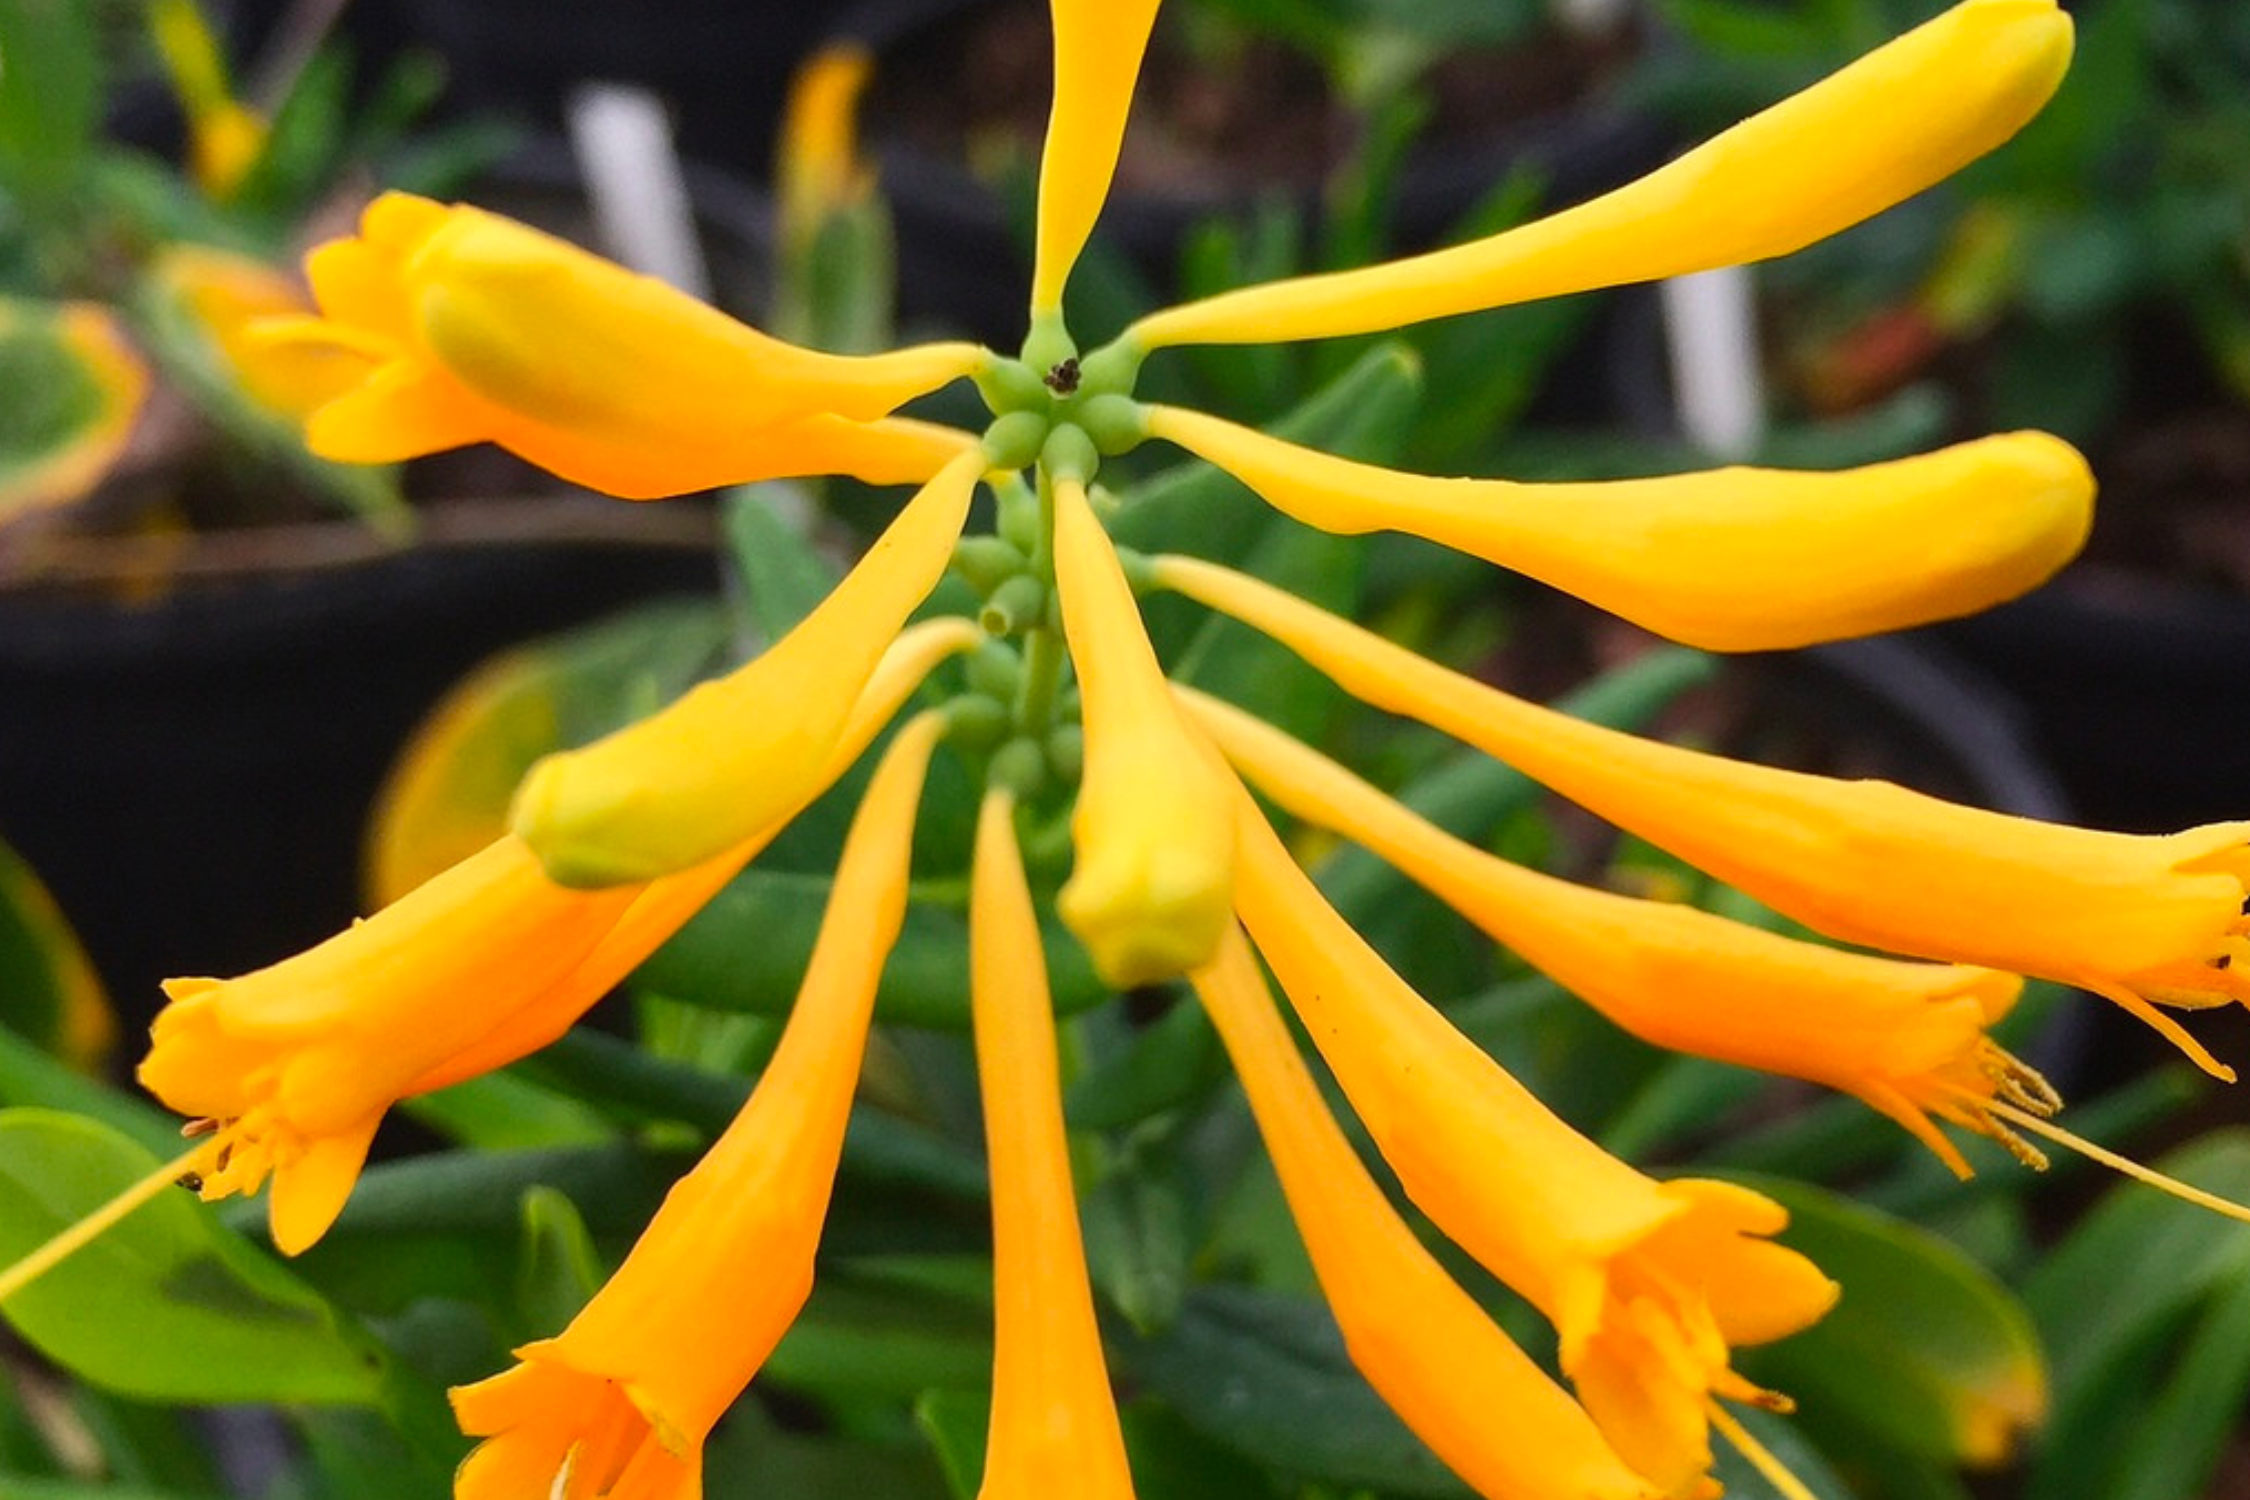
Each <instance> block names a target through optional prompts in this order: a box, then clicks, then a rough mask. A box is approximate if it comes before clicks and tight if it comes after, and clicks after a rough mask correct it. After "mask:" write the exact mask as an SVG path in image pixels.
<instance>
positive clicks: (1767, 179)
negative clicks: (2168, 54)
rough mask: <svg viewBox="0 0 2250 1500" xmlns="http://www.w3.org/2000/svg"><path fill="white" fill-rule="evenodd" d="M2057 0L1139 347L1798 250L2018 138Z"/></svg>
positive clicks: (1371, 318) (1643, 277)
mask: <svg viewBox="0 0 2250 1500" xmlns="http://www.w3.org/2000/svg"><path fill="white" fill-rule="evenodd" d="M2070 50H2071V26H2070V18H2069V17H2068V16H2066V15H2065V14H2063V12H2062V11H2061V10H2060V9H2059V8H2057V6H2056V5H2055V3H2054V0H1965V3H1963V4H1960V5H1956V6H1954V7H1953V8H1952V9H1951V10H1948V11H1945V12H1944V13H1942V14H1941V15H1939V16H1937V17H1936V18H1935V19H1933V20H1931V21H1928V22H1925V23H1924V24H1923V25H1921V26H1918V27H1916V28H1915V29H1914V30H1912V31H1909V32H1907V33H1906V34H1905V35H1904V36H1901V37H1898V38H1897V39H1895V40H1893V41H1891V42H1890V43H1888V44H1887V45H1885V46H1882V47H1879V48H1877V49H1876V50H1875V51H1873V52H1871V53H1869V54H1867V55H1866V56H1865V57H1862V58H1860V59H1859V60H1858V61H1857V62H1854V63H1852V64H1851V65H1849V66H1848V67H1845V68H1844V69H1842V70H1841V71H1840V72H1837V73H1835V74H1834V75H1832V76H1830V77H1829V78H1827V79H1824V80H1823V81H1821V82H1819V83H1816V84H1814V85H1813V86H1812V87H1811V88H1809V89H1806V90H1805V91H1804V92H1803V93H1800V94H1797V95H1795V96H1794V97H1792V98H1789V99H1785V100H1783V101H1782V102H1781V103H1779V104H1776V105H1774V106H1773V107H1772V108H1770V109H1767V110H1765V111H1764V112H1763V113H1760V114H1757V115H1753V116H1751V117H1750V118H1749V119H1747V120H1745V121H1743V122H1742V123H1741V124H1739V125H1737V126H1735V127H1734V128H1733V129H1731V130H1728V131H1726V132H1724V133H1722V134H1720V135H1718V136H1716V137H1714V138H1713V139H1711V140H1710V141H1707V142H1705V143H1704V144H1703V145H1702V146H1699V147H1698V148H1696V149H1695V150H1693V151H1690V152H1689V153H1687V155H1685V156H1682V157H1680V158H1679V159H1678V160H1677V161H1674V162H1672V163H1670V164H1668V165H1666V166H1664V167H1661V168H1659V169H1658V170H1656V171H1655V172H1652V173H1650V174H1649V175H1648V176H1646V177H1644V178H1641V179H1640V180H1639V181H1637V182H1633V183H1630V184H1628V185H1626V186H1625V187H1622V188H1619V189H1617V190H1616V191H1614V192H1610V193H1605V194H1603V195H1602V196H1601V197H1599V198H1595V199H1593V200H1591V201H1589V202H1586V203H1582V204H1580V205H1578V206H1577V207H1576V208H1570V209H1565V210H1564V211H1563V212H1561V213H1558V214H1554V215H1551V216H1550V217H1547V218H1544V219H1540V220H1537V221H1535V222H1533V223H1530V224H1526V225H1524V226H1522V227H1521V228H1517V229H1511V230H1506V231H1504V232H1502V233H1500V234H1496V235H1492V236H1489V237H1488V238H1485V239H1481V240H1474V241H1471V242H1470V243H1468V244H1465V245H1458V246H1454V247H1452V248H1450V249H1445V250H1435V251H1431V252H1429V253H1428V254H1425V255H1415V256H1409V257H1407V258H1405V259H1402V260H1394V261H1388V262H1385V263H1384V264H1381V265H1376V266H1368V267H1365V268H1363V269H1359V270H1351V271H1336V272H1331V273H1329V274H1327V275H1321V276H1306V277H1299V278H1296V279H1293V280H1288V281H1279V282H1272V283H1269V284H1267V285H1264V286H1255V287H1249V288H1246V289H1244V290H1241V291H1235V292H1227V293H1223V294H1221V295H1219V296H1216V297H1211V298H1208V299H1206V300H1203V301H1200V302H1190V303H1187V304H1185V305H1183V306H1179V307H1174V308H1169V309H1167V310H1165V311H1163V312H1158V313H1154V314H1151V315H1150V316H1148V317H1146V318H1143V319H1142V320H1141V321H1140V322H1138V323H1136V324H1134V325H1133V326H1132V328H1130V329H1128V330H1127V331H1126V335H1125V338H1126V343H1127V344H1128V345H1129V346H1132V347H1137V348H1139V349H1143V350H1146V349H1157V348H1163V347H1166V346H1169V345H1173V344H1213V343H1219V344H1233V343H1260V344H1263V343H1276V342H1280V341H1282V340H1285V339H1309V338H1326V337H1330V336H1332V335H1337V334H1351V333H1369V332H1373V331H1375V330H1377V329H1384V328H1397V327H1400V326H1401V325H1403V324H1407V323H1414V322H1419V321H1421V320H1422V319H1425V318H1442V317H1445V316H1447V315H1449V314H1452V313H1462V312H1473V311H1475V310H1477V309H1479V308H1486V307H1502V306H1507V305H1510V304H1513V303H1517V302H1525V301H1529V300H1531V299H1533V298H1536V297H1554V296H1560V295H1562V294H1564V293H1568V292H1580V291H1586V290H1589V289H1591V288H1594V287H1604V286H1622V285H1625V284H1627V283H1630V282H1636V281H1652V280H1655V279H1657V278H1659V277H1664V276H1680V275H1685V274H1687V273H1689V272H1692V271H1706V270H1710V269H1712V268H1713V267H1716V266H1731V265H1740V264H1742V263H1744V262H1746V261H1756V260H1764V259H1766V258H1768V257H1769V256H1775V255H1786V254H1788V253H1789V252H1791V251H1793V250H1800V249H1802V248H1804V247H1805V246H1806V245H1809V244H1811V243H1812V242H1813V241H1815V240H1819V239H1825V238H1826V237H1828V236H1829V235H1832V234H1835V233H1837V232H1839V231H1841V230H1844V229H1849V228H1850V227H1851V226H1852V225H1854V224H1857V223H1859V222H1860V221H1861V220H1862V219H1865V218H1868V217H1870V216H1871V215H1874V214H1877V213H1880V212H1882V211H1883V210H1884V209H1886V208H1889V207H1890V206H1891V205H1892V204H1894V203H1897V202H1899V201H1901V200H1902V199H1905V198H1910V197H1912V196H1913V195H1914V194H1916V193H1918V192H1920V191H1922V189H1924V188H1926V187H1928V186H1930V185H1931V184H1932V183H1934V182H1938V181H1940V180H1942V179H1943V178H1945V177H1948V176H1950V175H1952V173H1954V172H1955V171H1957V170H1959V169H1960V168H1961V167H1963V166H1965V165H1967V164H1968V163H1969V162H1972V161H1974V160H1976V159H1977V158H1978V157H1980V156H1982V155H1984V154H1985V153H1986V152H1987V151H1990V150H1992V149H1993V148H1994V147H1995V146H1998V145H1999V144H2000V143H2001V142H2002V141H2005V140H2006V139H2008V137H2009V136H2011V135H2014V134H2015V133H2016V131H2017V130H2018V129H2019V128H2021V127H2022V125H2023V124H2024V122H2025V121H2027V120H2029V119H2030V118H2031V117H2032V116H2033V115H2034V114H2036V113H2038V111H2039V108H2040V106H2041V105H2043V104H2045V103H2046V102H2047V98H2048V96H2049V95H2051V94H2052V93H2053V92H2054V91H2055V86H2056V85H2057V84H2058V83H2060V82H2061V80H2062V76H2063V70H2064V69H2065V68H2066V67H2068V66H2069V63H2070Z"/></svg>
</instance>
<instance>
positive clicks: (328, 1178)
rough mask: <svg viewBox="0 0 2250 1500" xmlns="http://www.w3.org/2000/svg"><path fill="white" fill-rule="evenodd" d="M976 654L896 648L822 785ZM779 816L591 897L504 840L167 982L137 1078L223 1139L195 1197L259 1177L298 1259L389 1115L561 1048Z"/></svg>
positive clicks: (947, 640)
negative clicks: (938, 673) (229, 966)
mask: <svg viewBox="0 0 2250 1500" xmlns="http://www.w3.org/2000/svg"><path fill="white" fill-rule="evenodd" d="M975 639H976V632H975V628H974V627H973V626H971V625H969V624H968V622H966V621H949V622H932V623H931V624H929V625H924V626H917V627H915V629H914V630H912V631H910V632H908V633H907V634H906V635H905V636H902V637H901V638H900V640H899V642H898V643H897V644H896V645H895V646H894V647H893V648H892V649H891V651H890V653H889V654H888V655H887V656H886V657H885V659H884V662H883V664H882V666H881V668H880V669H879V670H878V672H877V673H876V674H875V677H874V678H873V680H871V682H870V683H869V685H868V688H867V690H866V692H865V693H864V694H863V695H862V696H861V699H860V701H859V703H858V705H857V706H856V708H855V710H854V712H853V717H852V721H851V723H850V725H849V726H848V727H847V729H846V730H845V732H844V735H843V736H842V740H841V743H840V744H839V745H838V746H837V748H836V750H835V751H834V752H833V753H832V754H831V756H830V758H829V760H828V763H827V768H826V769H827V772H828V779H833V778H834V776H835V775H836V774H838V773H840V772H841V771H842V770H843V768H844V767H845V766H847V765H849V764H850V763H851V762H852V761H853V760H855V759H857V758H858V756H859V753H860V752H861V751H862V750H863V749H864V748H865V747H866V745H867V743H868V741H869V740H871V739H872V738H873V737H874V735H875V734H876V732H877V731H878V730H880V729H881V728H882V726H883V725H884V724H885V723H887V722H888V721H889V719H890V717H891V716H892V715H893V714H894V713H896V712H897V710H898V707H899V705H900V704H901V703H903V702H904V701H905V699H906V697H907V695H908V694H909V693H911V692H912V691H913V690H914V688H915V687H916V686H917V685H918V684H919V683H920V682H921V681H922V679H923V677H925V676H926V675H927V674H928V672H929V671H930V669H931V668H932V667H933V666H935V665H936V663H937V662H938V661H939V660H941V659H942V658H943V657H945V656H947V655H950V654H952V653H954V652H957V651H960V650H962V649H965V648H966V647H967V646H968V645H969V644H971V643H972V642H973V641H974V640H975ZM821 785H822V786H825V785H826V781H823V782H822V783H821ZM818 790H819V788H818V787H815V788H812V789H811V790H810V791H807V792H805V793H803V794H802V797H801V799H800V802H799V804H798V805H799V806H801V805H802V803H803V802H805V801H809V800H810V799H811V797H812V796H813V795H815V794H816V793H817V792H818ZM795 811H796V808H794V807H793V808H790V809H787V810H786V811H785V812H784V814H783V816H782V817H780V818H777V819H776V821H775V822H774V823H773V824H772V825H771V826H769V827H768V828H766V829H764V830H761V831H760V832H758V833H757V834H755V835H753V836H752V837H750V838H749V839H747V840H745V841H744V842H743V843H741V844H739V845H737V846H736V847H734V848H733V849H730V850H727V851H724V852H723V853H721V854H720V855H719V856H717V857H716V858H714V859H711V860H709V861H707V862H706V863H704V864H702V865H700V866H697V867H695V868H693V869H689V870H685V871H683V872H681V873H679V874H677V875H673V876H669V877H667V878H666V879H663V880H658V881H655V882H653V883H650V884H647V885H644V886H619V887H614V888H612V889H609V890H604V891H595V892H586V891H574V890H567V889H565V888H563V887H560V886H557V885H555V884H554V883H553V882H552V881H550V880H548V879H547V878H546V876H545V874H544V873H543V872H542V871H541V870H540V868H539V864H538V861H537V860H536V859H535V858H534V857H533V855H532V853H531V851H530V850H529V849H528V848H527V847H526V846H525V845H524V844H523V842H522V841H521V840H519V839H516V838H513V837H504V838H501V839H499V840H498V841H496V842H495V843H493V844H491V845H490V846H488V847H487V848H485V849H484V850H482V851H481V852H479V853H478V854H476V855H473V856H471V857H470V858H469V859H466V860H464V861H462V862H461V863H460V864H459V865H456V866H455V867H454V868H453V869H451V870H449V871H447V872H445V873H444V874H442V875H440V876H438V877H436V878H435V879H432V880H431V881H429V882H428V883H427V884H425V885H423V886H421V887H419V888H417V889H416V890H414V891H412V892H410V893H409V894H407V895H406V896H404V897H402V898H400V899H399V900H398V901H396V902H394V903H393V904H391V905H389V906H386V907H384V908H383V909H382V910H381V911H379V912H377V913H376V914H375V915H374V916H372V917H369V918H368V919H367V920H365V921H363V922H360V923H357V924H355V925H354V926H352V927H350V928H347V929H346V930H345V931H343V932H342V933H339V934H338V935H337V936H335V937H333V938H330V939H329V940H328V941H327V942H325V943H322V944H321V945H319V946H318V947H316V948H313V949H310V950H308V951H307V952H305V953H302V954H299V955H298V956H297V957H295V958H292V959H289V960H287V961H285V962H283V963H279V964H276V965H274V966H272V967H270V968H266V969H261V970H259V971H257V972H256V973H253V974H248V975H244V976H242V977H241V978H238V979H230V980H215V979H176V980H173V981H171V982H170V983H168V984H167V985H166V986H165V990H166V993H167V994H168V995H169V996H170V997H171V1004H170V1005H168V1006H167V1007H166V1008H165V1010H164V1011H163V1012H162V1013H161V1014H160V1015H159V1016H158V1017H157V1018H156V1024H155V1027H154V1028H153V1032H154V1045H153V1047H152V1048H151V1049H150V1051H149V1054H148V1056H147V1057H146V1058H145V1059H144V1060H143V1061H142V1063H141V1067H140V1080H141V1082H142V1084H143V1085H144V1086H145V1087H147V1088H148V1090H149V1091H150V1092H151V1093H153V1094H155V1095H156V1096H157V1097H158V1098H159V1099H161V1100H163V1101H164V1103H165V1104H166V1105H168V1106H170V1107H171V1108H173V1109H176V1110H178V1111H180V1112H181V1113H183V1114H187V1115H191V1116H198V1117H202V1118H205V1119H208V1120H211V1121H214V1122H216V1123H217V1124H218V1125H219V1127H220V1128H221V1129H222V1130H223V1131H224V1133H225V1146H226V1154H225V1159H224V1160H223V1162H221V1163H219V1164H217V1165H215V1166H214V1167H213V1169H212V1170H211V1171H209V1172H207V1173H205V1174H203V1180H202V1183H201V1191H202V1193H203V1196H204V1197H206V1198H221V1197H226V1196H229V1195H231V1194H234V1193H249V1192H255V1191H256V1190H257V1188H258V1187H259V1185H260V1184H261V1183H262V1182H263V1181H264V1180H265V1179H266V1177H267V1176H268V1174H269V1173H270V1174H271V1176H272V1179H273V1185H274V1191H273V1204H272V1215H273V1236H274V1242H275V1243H276V1244H277V1245H279V1246H280V1247H281V1249H282V1250H284V1251H285V1252H287V1253H290V1254H295V1253H297V1252H298V1251H301V1250H303V1249H304V1248H305V1247H306V1246H308V1245H310V1244H311V1243H313V1241H315V1240H317V1239H318V1238H319V1237H320V1236H321V1235H322V1234H323V1233H325V1232H326V1231H327V1228H328V1226H329V1225H330V1224H331V1223H332V1222H334V1220H335V1217H336V1214H337V1213H338V1212H339V1211H340V1210H341V1209H342V1208H343V1204H344V1200H345V1198H346V1196H348V1195H349V1193H350V1191H351V1187H352V1184H353V1182H354V1181H355V1180H356V1179H357V1177H358V1175H359V1168H360V1164H361V1162H362V1160H363V1159H364V1157H365V1155H366V1151H367V1146H368V1143H369V1141H370V1140H372V1139H373V1136H374V1132H375V1127H376V1126H377V1125H378V1124H379V1123H380V1122H381V1120H382V1117H383V1115H384V1113H385V1112H386V1111H387V1110H388V1109H389V1108H390V1106H391V1105H392V1104H393V1103H394V1102H396V1101H397V1100H399V1099H401V1098H405V1097H408V1096H410V1095H414V1094H421V1093H427V1092H429V1091H430V1090H432V1089H438V1088H443V1087H445V1086H446V1085H448V1084H451V1083H457V1082H459V1081H461V1080H462V1079H464V1078H471V1077H474V1076H476V1075H477V1074H479V1073H482V1072H486V1071H488V1070H490V1069H492V1068H496V1067H500V1066H503V1065H504V1064H506V1063H510V1062H513V1061H515V1060H516V1059H517V1058H519V1057H523V1056H526V1055H528V1054H529V1053H531V1052H534V1051H536V1050H538V1049H539V1048H540V1047H542V1046H545V1045H546V1044H547V1043H548V1042H550V1041H552V1040H554V1038H555V1037H557V1036H559V1035H561V1033H562V1032H563V1031H564V1030H565V1029H567V1028H568V1027H569V1026H570V1025H571V1024H572V1023H573V1022H574V1021H576V1020H577V1019H578V1018H579V1017H580V1016H581V1015H583V1014H584V1013H585V1012H586V1010H587V1009H588V1008H589V1007H591V1006H592V1005H593V1004H594V1002H595V1001H597V1000H599V999H601V998H602V996H604V995H606V994H608V993H609V992H610V990H612V989H613V988H615V987H616V985H617V984H618V983H619V982H620V981H621V980H623V979H624V977H625V975H626V974H628V973H629V972H631V970H632V969H633V968H634V967H635V966H636V965H638V964H639V963H640V961H641V960H642V959H644V958H646V957H647V956H648V955H649V954H650V953H651V952H653V951H655V949H656V947H657V945H658V944H659V943H661V942H662V941H663V940H664V939H665V938H667V937H669V936H671V934H672V933H673V932H675V931H677V930H678V929H679V927H680V926H681V925H682V924H683V923H684V922H686V921H687V919H688V918H689V917H691V916H693V915H694V914H695V912H696V911H697V910H699V909H700V908H701V907H702V906H703V905H704V903H705V902H707V901H708V900H709V899H710V898H711V897H712V895H714V894H715V893H716V892H717V891H718V890H719V888H720V887H722V886H724V885H725V884H726V883H727V881H729V880H730V879H732V878H733V876H734V874H735V872H736V871H738V870H739V869H741V867H742V866H743V865H744V864H745V863H747V862H748V861H749V860H750V859H752V858H754V857H755V856H756V855H757V854H758V852H759V851H760V850H762V849H763V848H764V847H765V845H766V844H767V843H768V842H769V841H770V840H771V839H772V838H773V836H774V835H775V834H777V833H778V832H779V831H780V829H781V827H782V826H783V825H784V824H785V823H786V821H787V818H788V817H789V816H793V815H794V813H795Z"/></svg>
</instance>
